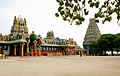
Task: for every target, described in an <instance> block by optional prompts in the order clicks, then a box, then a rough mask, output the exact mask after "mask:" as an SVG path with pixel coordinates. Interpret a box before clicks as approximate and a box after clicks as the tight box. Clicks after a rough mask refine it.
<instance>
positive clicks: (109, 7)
mask: <svg viewBox="0 0 120 76" xmlns="http://www.w3.org/2000/svg"><path fill="white" fill-rule="evenodd" d="M56 2H58V4H59V7H58V12H57V13H55V16H56V17H59V16H61V17H62V18H63V20H64V21H69V22H70V24H72V23H73V22H75V24H76V25H80V24H82V22H84V20H85V15H89V12H90V10H89V9H88V8H87V6H89V7H91V8H93V9H94V8H97V9H98V10H99V11H98V12H97V13H95V14H94V18H95V19H96V22H99V19H100V18H101V19H102V23H103V24H104V23H105V22H106V21H108V22H110V21H111V20H112V15H113V14H114V13H115V14H116V16H117V17H116V18H117V20H118V21H117V22H119V20H120V0H101V1H100V0H56Z"/></svg>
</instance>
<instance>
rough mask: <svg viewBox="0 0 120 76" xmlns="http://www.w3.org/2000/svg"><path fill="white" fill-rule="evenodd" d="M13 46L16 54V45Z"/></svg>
mask: <svg viewBox="0 0 120 76" xmlns="http://www.w3.org/2000/svg"><path fill="white" fill-rule="evenodd" d="M13 46H14V56H16V46H17V45H13Z"/></svg>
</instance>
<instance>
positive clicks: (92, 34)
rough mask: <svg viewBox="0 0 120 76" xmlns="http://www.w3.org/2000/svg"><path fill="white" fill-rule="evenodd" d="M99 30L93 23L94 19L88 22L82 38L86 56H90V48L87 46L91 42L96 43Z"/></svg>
mask: <svg viewBox="0 0 120 76" xmlns="http://www.w3.org/2000/svg"><path fill="white" fill-rule="evenodd" d="M100 36H101V34H100V30H99V28H98V26H97V24H96V22H95V19H94V18H92V19H90V20H89V25H88V28H87V31H86V34H85V37H84V41H83V48H84V49H86V53H87V55H90V47H89V45H90V44H91V43H92V42H96V41H97V40H98V39H99V38H100Z"/></svg>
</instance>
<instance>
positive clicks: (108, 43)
mask: <svg viewBox="0 0 120 76" xmlns="http://www.w3.org/2000/svg"><path fill="white" fill-rule="evenodd" d="M90 50H91V53H92V54H95V55H103V54H106V51H111V54H112V55H113V51H117V52H119V51H120V33H118V34H115V35H114V34H103V35H101V37H100V39H99V40H98V41H97V42H95V43H92V44H91V45H90Z"/></svg>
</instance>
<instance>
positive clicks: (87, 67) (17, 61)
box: [0, 56, 120, 76]
mask: <svg viewBox="0 0 120 76" xmlns="http://www.w3.org/2000/svg"><path fill="white" fill-rule="evenodd" d="M33 75H34V76H120V56H83V57H82V58H81V57H79V56H41V57H8V59H2V60H1V59H0V76H33Z"/></svg>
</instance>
